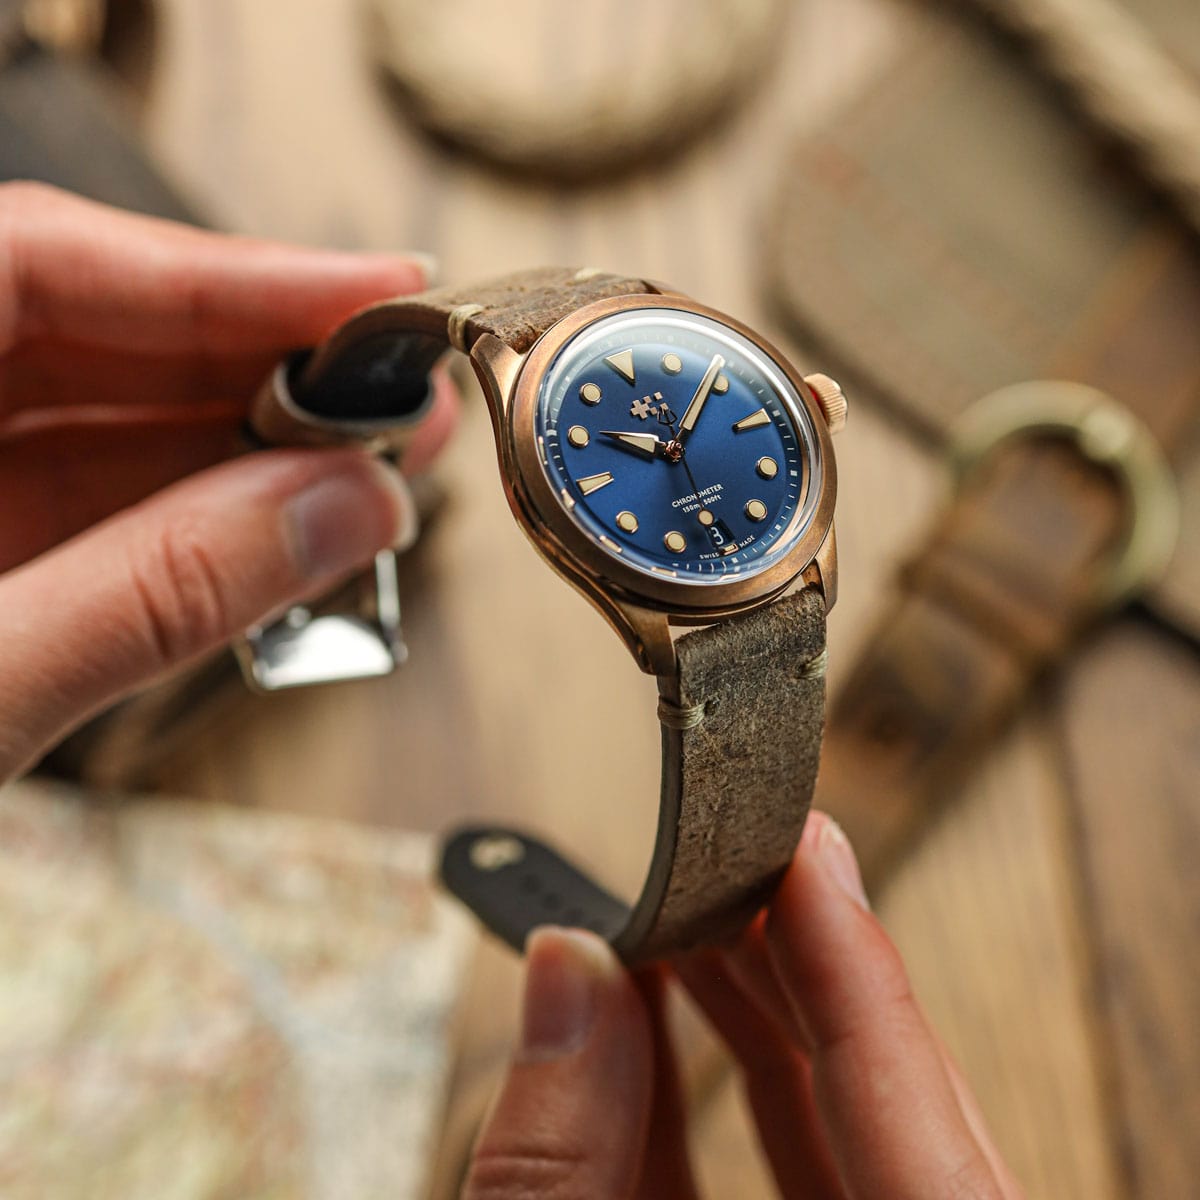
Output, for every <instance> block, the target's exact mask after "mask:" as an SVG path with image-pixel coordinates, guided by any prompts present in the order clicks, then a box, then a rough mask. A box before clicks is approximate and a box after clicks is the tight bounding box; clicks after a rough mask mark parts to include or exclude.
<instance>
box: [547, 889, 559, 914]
mask: <svg viewBox="0 0 1200 1200" xmlns="http://www.w3.org/2000/svg"><path fill="white" fill-rule="evenodd" d="M542 907H543V908H546V909H549V910H550V911H551V912H553V911H554V910H555V909H556V908H561V907H562V897H561V896H560V895H559V894H558V893H557V892H547V893H546V894H545V895H544V896H543V897H542Z"/></svg>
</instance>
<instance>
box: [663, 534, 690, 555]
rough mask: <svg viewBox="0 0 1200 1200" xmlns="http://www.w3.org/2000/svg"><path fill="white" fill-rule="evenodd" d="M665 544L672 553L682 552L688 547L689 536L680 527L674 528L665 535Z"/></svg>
mask: <svg viewBox="0 0 1200 1200" xmlns="http://www.w3.org/2000/svg"><path fill="white" fill-rule="evenodd" d="M663 545H664V546H666V548H667V549H668V550H670V552H671V553H672V554H682V553H683V552H684V551H685V550H686V549H687V538H685V537H684V536H683V534H682V533H680V532H679V530H678V529H672V530H671V531H670V532H669V533H667V534H665V535H664V536H663Z"/></svg>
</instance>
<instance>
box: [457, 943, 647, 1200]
mask: <svg viewBox="0 0 1200 1200" xmlns="http://www.w3.org/2000/svg"><path fill="white" fill-rule="evenodd" d="M526 971H527V974H526V982H525V1009H524V1019H523V1030H522V1036H521V1045H520V1047H519V1049H518V1050H517V1053H516V1056H515V1058H514V1060H513V1063H512V1065H511V1067H510V1068H509V1073H508V1078H507V1079H506V1080H505V1083H504V1086H503V1089H502V1090H501V1093H500V1096H499V1099H498V1101H497V1103H496V1106H495V1109H494V1110H493V1112H492V1115H491V1117H490V1118H489V1120H488V1123H487V1125H486V1126H485V1127H484V1130H483V1133H482V1134H481V1136H480V1139H479V1142H478V1144H477V1146H476V1148H475V1153H474V1157H473V1160H472V1163H471V1168H470V1171H469V1174H468V1178H467V1183H466V1186H465V1187H464V1189H463V1197H464V1200H482V1198H483V1197H487V1200H518V1198H520V1200H528V1198H529V1197H533V1196H581V1197H582V1196H586V1197H588V1200H607V1198H609V1197H614V1198H615V1197H621V1198H622V1200H626V1198H627V1197H629V1196H631V1195H634V1194H635V1188H636V1185H637V1178H638V1172H639V1170H640V1168H641V1162H642V1153H643V1148H644V1146H645V1140H646V1129H647V1123H648V1121H649V1117H650V1101H651V1093H652V1088H653V1078H652V1071H653V1051H652V1046H651V1034H650V1027H649V1024H648V1022H647V1019H646V1011H645V1008H644V1006H643V1004H642V1000H641V997H640V996H639V994H638V990H637V987H636V985H635V984H634V982H633V979H632V978H631V977H630V976H629V975H628V974H627V973H626V972H625V970H624V969H623V968H622V967H621V965H620V964H619V963H618V962H617V959H616V957H615V956H614V955H613V953H612V951H611V950H610V949H609V947H608V946H607V945H606V944H605V943H604V942H603V941H602V940H601V939H599V938H597V937H596V936H594V935H593V934H589V933H585V932H583V931H581V930H563V929H542V930H538V931H537V932H535V933H534V934H533V935H532V937H531V938H530V941H529V945H528V950H527V967H526Z"/></svg>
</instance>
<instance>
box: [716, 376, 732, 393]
mask: <svg viewBox="0 0 1200 1200" xmlns="http://www.w3.org/2000/svg"><path fill="white" fill-rule="evenodd" d="M713 391H714V392H716V393H717V395H718V396H723V395H725V393H726V392H727V391H729V380H728V379H727V378H726V377H725V376H724V375H718V376H717V377H716V379H714V380H713Z"/></svg>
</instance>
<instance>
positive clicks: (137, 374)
mask: <svg viewBox="0 0 1200 1200" xmlns="http://www.w3.org/2000/svg"><path fill="white" fill-rule="evenodd" d="M294 347H295V343H293V342H291V341H288V340H285V339H278V340H277V341H276V342H274V343H272V344H270V345H268V346H265V347H264V348H262V349H260V350H255V351H251V352H248V353H246V352H243V353H240V354H217V353H212V352H199V351H196V352H194V353H183V352H178V353H172V354H167V353H162V354H152V353H129V352H127V351H125V350H115V349H111V348H108V347H104V346H80V345H75V344H70V343H63V342H58V341H52V340H50V339H46V338H40V339H36V340H34V341H26V342H22V343H20V344H19V345H16V346H14V347H13V348H12V349H11V350H10V351H9V352H8V353H7V354H5V355H4V356H3V357H2V358H0V397H3V409H4V414H3V417H2V418H0V438H11V437H14V436H19V435H20V434H21V433H22V432H24V431H25V430H26V429H27V428H28V427H29V426H30V424H31V423H32V424H34V425H38V424H45V423H47V422H51V421H53V422H55V423H56V424H58V425H59V426H63V425H68V426H69V425H83V424H86V423H88V422H89V421H90V420H91V419H92V418H93V414H95V413H99V412H104V411H106V410H112V411H113V412H114V413H116V414H118V415H119V414H121V413H124V412H125V411H126V410H127V409H130V408H134V409H139V408H145V407H147V406H150V405H153V406H154V407H158V408H167V409H171V410H176V409H183V410H188V409H191V408H193V407H196V406H200V407H203V406H206V405H209V404H211V403H213V402H214V401H220V402H223V403H226V404H232V403H236V404H237V406H238V408H239V409H240V410H241V411H242V412H243V413H244V412H245V410H246V407H247V403H248V401H249V398H250V397H251V396H253V395H254V393H255V392H256V391H257V390H258V388H259V386H260V385H261V384H262V382H263V380H264V379H266V378H267V376H268V375H269V374H270V373H271V371H272V370H273V368H274V367H275V364H276V363H277V362H278V361H279V358H280V356H281V355H282V354H283V353H284V352H285V351H288V350H291V349H293V348H294Z"/></svg>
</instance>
